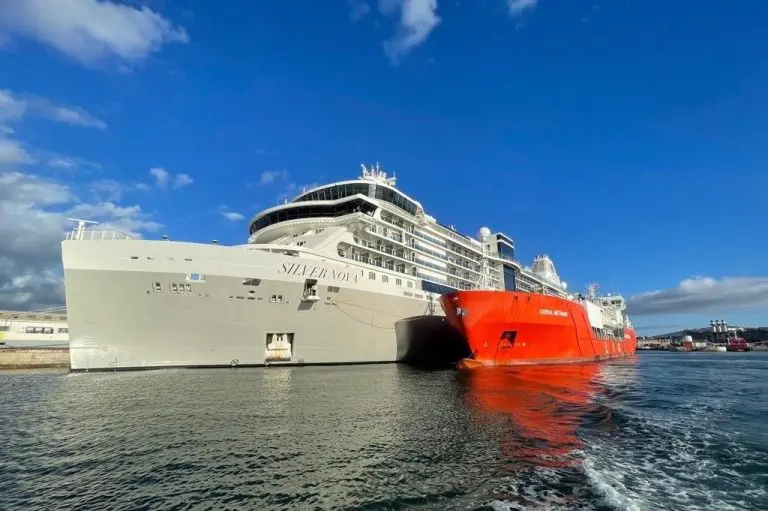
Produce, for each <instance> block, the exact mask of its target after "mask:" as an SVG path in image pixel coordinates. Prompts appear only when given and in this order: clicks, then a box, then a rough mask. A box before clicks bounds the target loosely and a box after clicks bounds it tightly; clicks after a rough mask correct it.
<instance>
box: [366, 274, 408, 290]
mask: <svg viewBox="0 0 768 511" xmlns="http://www.w3.org/2000/svg"><path fill="white" fill-rule="evenodd" d="M368 278H369V279H370V280H376V272H373V271H369V272H368ZM381 281H382V282H383V283H384V284H387V283H388V282H389V275H382V276H381ZM405 284H406V286H407V287H413V281H411V280H406V281H405ZM395 285H396V286H399V287H402V286H403V279H401V278H399V277H395Z"/></svg>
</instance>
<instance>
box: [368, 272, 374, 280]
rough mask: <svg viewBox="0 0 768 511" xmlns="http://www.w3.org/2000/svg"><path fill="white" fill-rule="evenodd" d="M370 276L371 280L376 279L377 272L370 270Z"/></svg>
mask: <svg viewBox="0 0 768 511" xmlns="http://www.w3.org/2000/svg"><path fill="white" fill-rule="evenodd" d="M368 278H369V279H371V280H376V274H375V273H374V272H372V271H369V272H368Z"/></svg>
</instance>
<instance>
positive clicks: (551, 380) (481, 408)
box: [462, 363, 607, 468]
mask: <svg viewBox="0 0 768 511" xmlns="http://www.w3.org/2000/svg"><path fill="white" fill-rule="evenodd" d="M602 369H603V364H601V363H588V364H563V365H550V366H544V365H536V366H515V367H484V368H478V369H474V370H472V371H468V372H467V373H466V374H464V375H462V378H465V384H466V387H465V390H466V392H465V395H464V397H465V399H466V401H467V404H468V406H469V407H470V408H471V409H473V410H475V411H476V412H477V419H478V420H479V421H481V422H483V423H485V425H488V424H494V425H496V426H499V427H500V429H501V434H500V438H499V442H500V448H501V451H502V454H503V455H504V456H505V457H507V458H510V460H509V461H513V462H530V463H533V464H536V465H539V466H545V467H550V468H560V467H566V466H571V465H573V464H574V463H576V462H577V460H575V459H574V458H573V456H571V453H572V452H573V450H574V449H579V448H581V447H582V441H581V440H580V439H579V437H578V435H577V431H578V428H579V427H580V425H581V423H582V421H583V418H584V417H585V416H586V415H587V414H590V413H594V414H601V413H606V409H604V408H603V407H600V406H597V405H595V404H593V403H592V396H593V394H594V392H595V391H596V390H598V389H599V387H600V386H599V384H598V383H597V379H598V377H599V376H600V374H601V371H602ZM605 419H607V417H600V416H599V415H598V421H599V420H605Z"/></svg>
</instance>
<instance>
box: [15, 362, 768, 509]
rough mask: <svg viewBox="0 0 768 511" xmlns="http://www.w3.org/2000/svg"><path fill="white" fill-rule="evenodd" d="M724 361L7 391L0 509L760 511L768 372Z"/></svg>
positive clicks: (60, 379)
mask: <svg viewBox="0 0 768 511" xmlns="http://www.w3.org/2000/svg"><path fill="white" fill-rule="evenodd" d="M731 355H732V354H711V355H707V354H701V355H694V354H688V355H687V356H686V355H685V354H642V355H641V356H639V357H637V359H634V360H630V361H627V362H616V363H614V362H612V363H607V364H590V365H578V366H562V367H547V368H535V367H532V368H507V369H494V370H487V371H477V372H473V373H470V374H466V373H458V372H456V371H437V372H423V371H416V370H412V369H409V368H406V367H400V366H362V367H334V368H312V367H305V368H293V369H289V368H270V369H234V370H211V371H208V370H195V371H180V370H172V371H148V372H135V373H109V374H107V373H97V374H77V375H72V374H67V373H62V372H49V371H42V372H6V373H0V437H2V438H3V440H4V441H3V442H0V509H4V510H15V509H24V510H37V509H40V510H43V509H44V510H50V509H88V510H99V509H105V510H106V509H109V510H114V509H178V510H197V509H297V508H300V509H338V510H352V509H355V510H358V509H436V510H437V509H471V510H475V509H477V510H480V509H489V510H496V509H510V510H517V509H596V510H601V509H715V508H717V509H760V508H766V507H768V495H766V491H765V488H766V487H768V464H767V463H768V462H766V460H768V438H766V430H765V428H764V427H763V426H762V421H763V420H764V417H765V416H766V412H768V409H766V406H767V405H766V404H765V401H764V400H761V399H760V397H761V396H764V395H765V393H766V390H768V389H766V385H768V378H766V372H768V370H767V369H766V366H768V364H766V363H765V362H766V361H768V358H766V357H765V356H763V355H760V354H743V355H739V354H733V355H736V356H731ZM673 367H674V372H672V371H670V369H671V368H673Z"/></svg>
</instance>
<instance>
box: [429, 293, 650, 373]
mask: <svg viewBox="0 0 768 511" xmlns="http://www.w3.org/2000/svg"><path fill="white" fill-rule="evenodd" d="M440 301H441V305H442V307H443V310H444V312H445V314H446V317H447V318H448V320H449V321H450V323H451V325H453V327H454V328H456V329H457V330H458V331H459V332H461V334H462V335H463V337H464V338H465V339H466V342H467V345H468V347H469V349H470V351H471V355H470V357H469V359H468V360H464V361H462V362H461V363H460V367H461V368H473V367H479V366H493V365H526V364H562V363H574V362H585V361H598V360H607V359H612V358H620V357H628V356H632V355H633V354H634V352H635V347H636V345H637V339H636V336H635V332H634V331H633V330H632V329H630V328H627V329H625V330H624V338H623V339H616V338H601V337H598V335H596V334H595V331H594V330H593V329H592V327H591V325H590V323H589V319H588V317H587V313H586V310H585V309H584V307H583V306H582V305H581V304H579V303H577V302H572V301H570V300H565V299H561V298H557V297H553V296H547V295H540V294H534V293H518V292H506V291H458V292H455V293H448V294H445V295H443V296H442V297H441V298H440Z"/></svg>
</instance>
